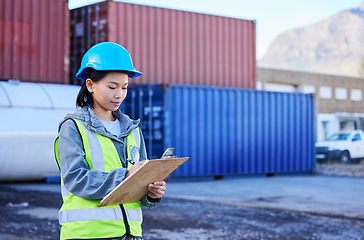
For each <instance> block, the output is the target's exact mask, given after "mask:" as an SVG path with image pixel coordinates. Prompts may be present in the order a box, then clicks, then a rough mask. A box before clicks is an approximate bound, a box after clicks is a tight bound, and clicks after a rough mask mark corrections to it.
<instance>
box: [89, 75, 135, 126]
mask: <svg viewBox="0 0 364 240" xmlns="http://www.w3.org/2000/svg"><path fill="white" fill-rule="evenodd" d="M128 81H129V77H128V75H127V74H125V73H119V72H110V73H108V74H107V75H106V76H105V77H104V78H103V79H101V80H100V81H98V82H93V81H92V80H91V79H87V80H86V86H87V89H88V90H89V91H90V90H92V97H93V100H94V108H93V110H94V113H95V115H96V116H97V117H99V118H100V119H101V120H106V121H110V120H113V116H112V114H111V112H112V111H116V110H117V109H118V108H119V106H120V104H121V103H122V102H123V101H124V99H125V97H126V94H127V92H128Z"/></svg>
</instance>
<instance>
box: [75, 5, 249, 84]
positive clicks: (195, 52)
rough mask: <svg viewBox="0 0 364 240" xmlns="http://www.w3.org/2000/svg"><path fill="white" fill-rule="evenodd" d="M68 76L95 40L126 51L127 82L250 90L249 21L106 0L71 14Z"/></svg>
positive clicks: (76, 68) (77, 66)
mask: <svg viewBox="0 0 364 240" xmlns="http://www.w3.org/2000/svg"><path fill="white" fill-rule="evenodd" d="M70 21H71V77H72V78H73V79H74V76H75V74H76V72H77V70H78V68H79V66H80V63H81V59H82V56H83V54H84V53H85V52H86V51H87V50H88V49H89V48H90V47H91V46H93V45H94V44H96V43H98V42H104V41H111V42H117V43H119V44H121V45H123V46H124V47H125V48H127V49H128V50H129V52H130V53H131V56H132V58H133V61H134V65H135V67H136V68H137V69H138V70H140V71H142V72H143V73H144V75H143V76H142V77H140V78H138V79H136V80H135V81H133V82H132V84H135V83H137V84H189V85H205V86H227V87H239V88H251V89H252V88H255V87H256V60H255V58H256V55H255V50H256V39H255V21H253V20H244V19H238V18H230V17H223V16H215V15H208V14H202V13H196V12H187V11H180V10H172V9H166V8H160V7H151V6H144V5H138V4H131V3H125V2H114V1H107V2H101V3H97V4H93V5H89V6H85V7H81V8H77V9H74V10H71V19H70Z"/></svg>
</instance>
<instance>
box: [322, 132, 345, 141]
mask: <svg viewBox="0 0 364 240" xmlns="http://www.w3.org/2000/svg"><path fill="white" fill-rule="evenodd" d="M349 136H350V133H335V134H333V135H332V136H331V137H329V138H328V139H327V141H345V140H348V138H349Z"/></svg>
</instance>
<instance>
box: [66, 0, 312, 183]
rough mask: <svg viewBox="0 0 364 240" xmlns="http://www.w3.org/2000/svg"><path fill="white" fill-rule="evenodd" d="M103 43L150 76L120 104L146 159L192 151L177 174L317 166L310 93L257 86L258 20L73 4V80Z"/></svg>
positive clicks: (301, 169) (138, 81) (127, 5)
mask: <svg viewBox="0 0 364 240" xmlns="http://www.w3.org/2000/svg"><path fill="white" fill-rule="evenodd" d="M103 41H111V42H117V43H119V44H121V45H123V46H124V47H126V49H128V51H129V52H130V54H131V56H132V58H133V61H134V65H135V67H136V68H137V69H138V70H140V71H142V72H143V73H144V75H143V76H141V77H139V78H137V79H131V80H130V84H131V85H138V86H134V87H132V88H130V90H129V93H128V97H127V99H125V101H124V103H123V106H122V107H123V110H124V112H126V113H127V114H128V115H130V116H131V117H132V118H134V119H137V118H140V119H141V122H142V123H141V128H142V131H143V134H144V137H145V141H146V146H147V150H148V154H149V158H159V157H160V156H161V155H162V153H163V151H164V150H165V149H166V148H167V147H174V148H175V153H176V154H177V156H189V157H190V160H189V161H188V162H187V163H185V164H184V165H183V166H182V167H181V168H179V169H178V170H177V171H176V172H175V174H174V176H181V177H186V176H187V177H189V176H211V175H214V176H217V175H231V174H248V173H249V174H252V173H278V172H306V171H312V170H313V167H314V166H313V159H314V134H313V133H314V127H313V114H314V107H313V102H314V99H313V97H312V96H311V95H303V94H297V93H270V92H261V91H256V90H253V89H255V87H256V60H255V59H256V56H255V49H256V48H255V46H256V45H255V43H256V41H255V22H254V21H250V20H243V19H237V18H229V17H222V16H213V15H207V14H201V13H194V12H186V11H180V10H172V9H164V8H158V7H151V6H143V5H137V4H131V3H124V2H114V1H106V2H101V3H97V4H93V5H89V6H85V7H82V8H78V9H74V10H72V11H71V66H72V68H71V75H72V78H74V77H73V76H74V75H75V74H76V72H77V70H78V68H79V66H80V62H81V59H82V56H83V54H84V53H85V52H86V51H87V50H88V49H89V48H90V47H91V46H93V45H94V44H96V43H98V42H103ZM151 84H156V85H151ZM162 86H163V87H162Z"/></svg>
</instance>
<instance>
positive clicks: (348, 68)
mask: <svg viewBox="0 0 364 240" xmlns="http://www.w3.org/2000/svg"><path fill="white" fill-rule="evenodd" d="M362 57H364V2H363V3H362V5H361V6H360V7H359V8H353V9H349V10H345V11H342V12H339V13H337V14H335V15H333V16H331V17H328V18H326V19H324V20H322V21H320V22H318V23H316V24H313V25H309V26H307V27H303V28H297V29H293V30H289V31H286V32H283V33H282V34H280V35H278V37H277V38H276V39H275V40H274V41H273V42H272V44H271V45H270V46H269V48H268V51H267V52H266V54H265V55H264V56H263V57H262V59H261V60H260V61H259V62H258V66H259V67H266V68H275V69H286V70H294V71H302V72H317V73H325V74H332V75H347V76H358V75H359V73H358V70H359V67H360V65H361V59H362Z"/></svg>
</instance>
